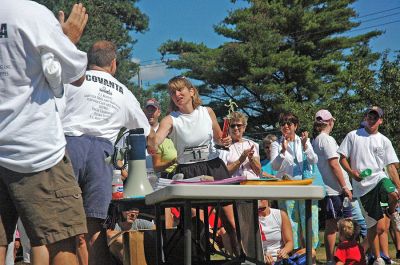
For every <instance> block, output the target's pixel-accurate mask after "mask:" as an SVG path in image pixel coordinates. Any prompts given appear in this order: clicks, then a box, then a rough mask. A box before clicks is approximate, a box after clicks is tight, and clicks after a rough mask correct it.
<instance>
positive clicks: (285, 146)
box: [281, 137, 289, 154]
mask: <svg viewBox="0 0 400 265" xmlns="http://www.w3.org/2000/svg"><path fill="white" fill-rule="evenodd" d="M288 145H289V142H288V140H286V138H285V137H282V144H281V146H282V149H281V153H282V154H285V152H286V150H287V148H288Z"/></svg>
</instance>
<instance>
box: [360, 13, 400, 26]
mask: <svg viewBox="0 0 400 265" xmlns="http://www.w3.org/2000/svg"><path fill="white" fill-rule="evenodd" d="M398 14H400V12H396V13H393V14H389V15H385V16H381V17H376V18H371V19H367V20H362V21H359V23H366V22H371V21H375V20H380V19H385V18H388V17H391V16H394V15H398Z"/></svg>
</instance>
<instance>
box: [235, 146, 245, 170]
mask: <svg viewBox="0 0 400 265" xmlns="http://www.w3.org/2000/svg"><path fill="white" fill-rule="evenodd" d="M238 143H241V145H240V148H239V150H238V147H239V145H237V144H238ZM243 143H244V141H241V142H239V141H238V142H236V143H234V144H233V147H234V148H235V151H236V154H237V155H238V159H239V157H240V156H241V155H242V153H243V151H244V147H243ZM246 159H247V158H246ZM243 164H244V162H243V163H242V164H240V166H239V169H240V171H241V173H243V168H244V166H243ZM240 171H239V173H240Z"/></svg>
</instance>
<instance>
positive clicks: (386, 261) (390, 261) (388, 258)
mask: <svg viewBox="0 0 400 265" xmlns="http://www.w3.org/2000/svg"><path fill="white" fill-rule="evenodd" d="M381 258H382V259H383V261H384V262H385V264H397V263H396V262H394V261H393V260H392V259H391V258H390V257H388V256H386V255H383V254H382V253H381Z"/></svg>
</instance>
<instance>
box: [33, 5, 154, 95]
mask: <svg viewBox="0 0 400 265" xmlns="http://www.w3.org/2000/svg"><path fill="white" fill-rule="evenodd" d="M36 2H38V3H41V4H43V5H45V6H46V7H47V8H49V9H50V10H52V11H53V12H54V14H55V15H56V16H57V14H58V11H59V10H63V11H64V13H65V14H66V18H67V17H68V14H69V12H70V11H71V8H72V6H73V4H74V3H75V2H73V1H66V0H36ZM80 2H81V3H82V4H83V5H84V6H85V7H86V10H87V13H88V14H89V21H88V24H87V26H86V29H85V32H84V34H83V36H82V38H81V40H80V42H79V44H78V47H79V49H81V50H83V51H87V50H88V49H89V47H90V46H91V45H92V44H93V42H95V41H97V40H109V41H112V42H114V43H115V44H116V45H117V47H118V58H117V61H118V70H117V73H116V78H117V79H118V80H119V81H120V82H121V83H123V84H124V85H126V86H127V87H128V88H129V89H130V90H132V91H133V92H134V94H135V96H137V97H138V99H139V101H140V98H141V96H142V95H143V94H145V92H144V91H142V90H140V89H136V88H135V87H134V84H133V82H132V77H133V76H135V74H136V73H137V71H138V67H139V66H138V65H137V64H136V63H134V62H133V61H132V60H131V56H132V49H133V44H134V43H135V42H136V41H135V40H133V39H132V36H131V35H130V34H129V33H130V32H131V31H136V32H142V33H143V32H145V31H146V30H147V28H148V23H149V19H148V17H147V16H146V15H145V14H143V13H142V12H141V11H140V10H139V9H138V8H137V7H135V3H136V2H137V0H120V1H110V0H82V1H80Z"/></svg>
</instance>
